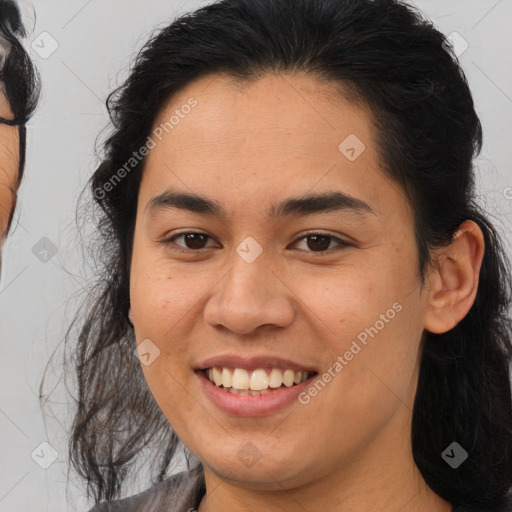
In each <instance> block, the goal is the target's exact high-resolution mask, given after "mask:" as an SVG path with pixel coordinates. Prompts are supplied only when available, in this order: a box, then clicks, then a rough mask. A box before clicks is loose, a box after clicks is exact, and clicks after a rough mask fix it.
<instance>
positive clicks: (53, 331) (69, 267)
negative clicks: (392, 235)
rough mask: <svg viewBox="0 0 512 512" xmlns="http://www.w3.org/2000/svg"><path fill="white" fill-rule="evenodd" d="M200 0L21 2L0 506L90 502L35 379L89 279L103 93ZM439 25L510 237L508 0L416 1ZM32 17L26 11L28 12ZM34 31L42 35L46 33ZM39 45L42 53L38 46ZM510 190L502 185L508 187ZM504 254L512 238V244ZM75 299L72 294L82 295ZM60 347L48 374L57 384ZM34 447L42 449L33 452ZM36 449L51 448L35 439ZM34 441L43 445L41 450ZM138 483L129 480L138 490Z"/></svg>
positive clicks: (2, 286) (24, 511)
mask: <svg viewBox="0 0 512 512" xmlns="http://www.w3.org/2000/svg"><path fill="white" fill-rule="evenodd" d="M206 3H207V2H204V1H201V0H197V1H186V0H182V1H142V0H139V1H123V2H121V1H113V0H108V1H107V0H90V1H85V0H80V1H75V0H73V1H70V0H65V1H64V0H62V1H55V0H41V1H39V0H37V1H33V2H32V3H31V4H28V3H23V4H22V8H23V12H24V14H25V19H26V20H27V22H28V25H29V28H30V29H31V32H32V36H31V42H34V44H38V45H39V47H43V48H45V49H46V50H45V51H48V48H50V46H49V44H50V42H51V41H50V40H49V39H48V36H41V34H42V33H43V32H48V33H49V34H50V35H51V37H52V38H53V39H54V40H55V41H57V43H58V48H57V50H56V51H55V52H54V53H53V54H52V55H50V56H49V57H47V58H42V57H41V56H40V55H38V53H36V52H35V51H33V50H31V54H32V56H33V59H34V61H35V63H36V64H37V66H38V68H39V70H40V72H41V76H42V81H43V93H42V98H41V103H40V106H39V108H38V110H37V112H36V114H35V116H34V118H33V120H32V121H31V122H30V125H29V136H28V155H27V167H26V176H25V180H24V182H23V185H22V188H21V190H20V195H19V204H18V208H17V212H16V216H15V219H16V220H15V224H16V229H15V231H14V233H13V234H12V236H11V237H10V238H9V240H8V241H7V243H6V246H5V254H4V256H5V260H4V268H3V275H2V278H1V281H0V343H1V354H2V357H1V358H0V375H1V388H0V433H1V436H0V450H1V451H0V457H1V461H2V462H1V475H0V512H36V511H37V512H42V511H52V512H64V511H71V510H78V511H83V510H87V508H88V506H89V505H88V504H87V502H86V501H85V499H84V497H83V488H81V487H80V482H79V481H78V479H77V478H76V476H75V475H74V473H72V478H71V481H70V485H69V488H68V489H66V474H67V470H68V461H67V445H66V431H65V426H66V425H67V424H68V423H69V419H70V418H71V415H70V412H69V410H68V408H67V407H66V397H65V395H58V394H57V395H56V396H52V398H51V399H52V401H53V402H61V403H60V404H59V403H52V405H51V410H52V411H53V417H52V415H51V414H50V415H49V416H48V415H47V416H43V415H42V414H41V410H40V407H39V400H38V395H39V383H40V381H41V377H42V375H43V371H44V369H45V367H46V363H47V362H48V360H49V358H50V356H51V355H52V353H53V352H54V351H55V350H56V349H57V350H60V349H61V348H62V340H63V334H64V331H65V328H66V327H67V326H68V325H69V321H70V319H71V318H72V316H73V311H74V308H75V304H76V300H74V301H71V302H70V297H72V295H73V294H74V293H76V292H80V290H82V288H83V286H84V285H85V280H84V277H83V272H82V270H81V257H82V255H81V253H80V252H79V250H78V244H77V235H76V226H75V222H74V218H75V207H76V202H77V198H78V194H79V193H80V191H81V190H82V188H83V186H84V184H85V181H86V180H87V179H88V177H89V176H90V174H91V172H92V171H93V170H94V168H95V163H96V162H95V159H94V155H93V149H94V144H95V139H96V137H97V136H98V134H99V133H100V132H101V130H102V129H103V128H104V127H105V126H106V124H107V116H106V109H105V107H104V100H105V99H106V96H107V94H108V92H110V91H111V90H112V89H113V88H114V87H115V86H117V85H119V84H120V83H121V82H122V80H123V79H124V78H125V77H126V73H127V69H128V65H129V63H130V62H131V59H132V57H133V56H134V55H135V53H136V51H137V50H138V49H139V48H140V47H141V45H142V44H143V43H144V42H145V41H146V39H147V38H148V36H149V35H150V33H151V32H152V30H153V29H154V28H155V27H161V26H163V25H165V24H167V23H168V22H170V21H171V20H172V19H173V18H174V17H175V16H176V15H178V14H181V13H183V12H185V11H189V10H193V9H195V8H197V7H199V6H201V5H204V4H206ZM415 3H416V5H417V6H418V7H420V8H421V9H422V10H423V12H424V13H425V14H426V15H427V16H428V17H429V18H431V19H432V20H433V21H434V22H435V24H436V25H437V26H438V27H439V28H440V29H441V30H442V31H443V32H444V33H445V34H450V33H452V32H454V31H455V32H458V33H459V34H460V35H461V36H462V37H463V38H464V39H465V40H466V41H467V42H468V44H469V47H468V49H467V50H466V51H465V52H464V53H463V54H462V55H461V56H460V60H461V63H462V66H463V68H464V70H465V72H466V74H467V77H468V80H469V83H470V86H471V88H472V91H473V94H474V99H475V103H476V107H477V111H478V113H479V115H480V119H481V121H482V125H483V128H484V148H483V152H482V154H481V157H480V158H479V159H478V167H479V169H480V171H481V172H480V173H479V178H478V180H479V187H480V192H481V194H482V195H483V196H484V199H483V200H484V202H485V204H486V206H487V208H488V210H489V211H490V212H492V214H493V215H494V216H495V218H496V219H497V222H498V223H499V226H500V227H501V229H502V231H503V232H504V235H505V237H506V239H507V243H509V241H510V239H511V238H512V237H511V236H510V234H511V232H512V171H511V166H510V163H511V161H512V158H511V156H512V144H511V140H512V139H511V135H512V99H511V98H512V66H511V59H510V49H511V48H512V31H511V30H510V22H511V21H512V1H511V0H499V1H497V0H488V1H487V0H449V1H447V0H422V1H419V0H418V1H416V2H415ZM34 10H35V13H36V17H35V19H34V14H33V11H34ZM41 37H46V38H47V39H45V40H44V42H42V40H41V39H40V38H41ZM43 48H41V50H42V49H43ZM509 187H510V188H509ZM43 237H47V238H48V239H49V240H50V241H51V242H52V243H53V244H54V245H55V246H56V248H57V249H58V252H57V254H56V255H55V256H54V257H53V258H52V259H51V260H50V261H48V262H46V263H45V262H43V261H40V260H39V259H38V258H37V257H36V256H35V255H34V254H33V252H32V248H33V246H34V245H35V244H37V243H38V242H39V241H40V240H41V239H42V238H43ZM508 247H509V254H510V253H511V252H512V251H511V246H510V245H509V246H508ZM78 298H79V297H78ZM60 361H61V353H60V352H58V354H57V359H56V361H55V363H54V364H53V365H52V366H50V367H49V369H48V372H49V383H50V384H51V383H52V382H53V383H54V384H57V383H58V378H59V372H60V371H61V368H60V367H59V364H58V363H59V362H60ZM42 442H49V443H50V445H51V446H52V447H53V448H54V449H55V450H56V451H57V453H58V457H57V459H56V461H55V462H54V463H53V464H52V465H51V466H50V467H49V468H48V469H43V468H41V467H40V466H39V465H37V464H36V463H35V462H34V460H33V459H32V458H31V453H32V452H33V451H34V450H35V449H36V448H37V447H38V446H39V445H40V443H42ZM37 450H39V451H37ZM37 450H36V453H39V454H41V453H43V452H44V453H45V454H46V455H45V457H46V456H47V454H48V452H47V451H46V452H45V450H47V448H44V447H43V448H37ZM41 450H42V451H41ZM143 487H144V485H143V482H142V484H138V485H134V486H133V487H132V489H131V492H129V494H131V493H132V492H136V491H137V490H139V489H142V488H143Z"/></svg>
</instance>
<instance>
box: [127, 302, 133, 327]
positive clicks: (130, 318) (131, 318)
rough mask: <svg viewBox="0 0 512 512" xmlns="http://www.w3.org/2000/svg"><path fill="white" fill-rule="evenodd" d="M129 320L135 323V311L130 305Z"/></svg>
mask: <svg viewBox="0 0 512 512" xmlns="http://www.w3.org/2000/svg"><path fill="white" fill-rule="evenodd" d="M128 320H129V321H130V323H131V324H132V325H133V321H134V316H133V311H132V307H131V306H130V308H129V309H128Z"/></svg>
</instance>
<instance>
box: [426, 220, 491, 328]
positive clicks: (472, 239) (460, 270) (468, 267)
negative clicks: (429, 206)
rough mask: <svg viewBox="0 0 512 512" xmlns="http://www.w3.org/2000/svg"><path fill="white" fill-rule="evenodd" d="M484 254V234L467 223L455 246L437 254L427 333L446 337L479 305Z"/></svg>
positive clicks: (431, 274) (451, 245) (452, 244)
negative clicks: (478, 292)
mask: <svg viewBox="0 0 512 512" xmlns="http://www.w3.org/2000/svg"><path fill="white" fill-rule="evenodd" d="M484 250H485V242H484V236H483V234H482V230H481V229H480V227H479V226H478V224H476V223H475V222H473V221H471V220H466V221H464V222H463V223H462V224H461V225H460V227H459V229H458V230H457V232H456V233H455V234H454V237H453V240H452V242H451V243H450V244H449V245H448V246H446V247H442V248H441V249H439V250H438V251H436V252H435V254H434V257H435V258H436V265H435V267H434V268H433V269H432V270H431V272H430V274H429V276H428V281H429V287H428V297H427V308H426V311H425V316H424V328H425V329H426V330H427V331H430V332H432V333H435V334H442V333H444V332H447V331H449V330H450V329H452V328H453V327H455V326H456V325H457V324H458V323H459V322H460V321H461V320H462V319H463V318H464V317H465V316H466V315H467V313H468V311H469V310H470V309H471V306H472V305H473V303H474V301H475V297H476V292H477V289H478V281H479V275H480V267H481V266H482V260H483V257H484Z"/></svg>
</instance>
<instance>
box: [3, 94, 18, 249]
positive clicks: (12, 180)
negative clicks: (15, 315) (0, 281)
mask: <svg viewBox="0 0 512 512" xmlns="http://www.w3.org/2000/svg"><path fill="white" fill-rule="evenodd" d="M0 117H3V118H5V119H10V118H12V112H11V108H10V106H9V103H8V102H7V100H6V98H5V96H4V95H3V94H2V93H1V91H0ZM19 147H20V146H19V127H18V126H9V125H5V124H1V123H0V248H1V246H2V245H3V242H4V240H5V236H6V234H7V228H8V225H9V220H10V218H11V215H12V211H13V209H14V206H15V202H16V186H17V180H18V172H19V161H20V155H19ZM0 258H1V254H0Z"/></svg>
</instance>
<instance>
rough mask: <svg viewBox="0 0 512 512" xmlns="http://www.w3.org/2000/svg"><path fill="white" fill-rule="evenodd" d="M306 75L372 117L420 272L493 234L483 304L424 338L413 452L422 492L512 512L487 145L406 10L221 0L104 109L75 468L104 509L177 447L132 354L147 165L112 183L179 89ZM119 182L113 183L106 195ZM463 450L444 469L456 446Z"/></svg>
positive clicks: (330, 1) (388, 0)
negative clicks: (146, 459) (478, 173)
mask: <svg viewBox="0 0 512 512" xmlns="http://www.w3.org/2000/svg"><path fill="white" fill-rule="evenodd" d="M269 71H278V72H291V71H303V72H307V73H309V74H311V75H312V76H314V77H317V78H318V79H321V80H325V81H328V82H330V83H334V84H338V85H339V86H340V94H348V95H349V97H350V99H352V100H353V101H358V102H361V103H363V104H364V105H366V106H367V107H368V110H369V112H370V113H371V115H372V117H373V120H374V123H375V126H376V127H377V132H378V146H379V148H380V157H381V160H382V167H383V169H384V170H385V172H387V173H388V175H389V176H390V177H391V178H392V179H394V180H396V181H397V182H398V183H400V184H401V186H402V187H403V189H404V190H405V192H406V194H407V197H408V199H409V201H410V204H411V205H412V208H413V210H414V222H415V229H416V242H417V247H418V255H419V272H420V275H421V276H422V278H423V277H424V275H425V270H426V268H427V266H428V265H430V264H431V263H432V260H431V250H432V249H433V248H435V247H440V246H443V245H446V244H448V243H449V242H450V241H451V240H452V237H453V235H454V233H455V231H456V230H457V228H458V227H459V226H460V224H461V223H462V222H463V221H465V220H466V219H470V220H473V221H475V222H476V223H477V224H478V225H479V226H480V228H481V229H482V231H483V234H484V239H485V256H484V259H483V264H482V268H481V272H480V283H479V287H478V293H477V296H476V300H475V302H474V304H473V306H472V308H471V310H470V311H469V313H468V314H467V315H466V317H465V318H464V319H463V320H461V321H460V322H459V323H458V324H457V326H456V327H454V328H453V329H451V330H450V331H448V332H446V333H444V334H438V335H435V334H432V333H429V332H425V333H424V343H423V346H422V348H423V354H422V361H421V369H420V375H419V383H418V390H417V396H416V400H415V404H414V411H413V425H412V448H413V455H414V459H415V462H416V464H417V465H418V468H419V469H420V471H421V473H422V475H423V477H424V478H425V481H426V482H427V484H428V485H429V486H430V487H431V488H432V489H433V490H434V491H435V492H436V493H437V494H438V495H440V496H441V497H443V498H444V499H445V500H447V501H449V502H451V503H453V504H456V505H459V504H463V505H465V506H466V507H467V509H468V510H479V511H482V510H487V511H500V512H501V511H510V510H511V508H510V499H509V498H510V488H511V486H512V406H511V386H510V378H509V363H510V361H511V359H512V325H511V319H510V317H509V306H510V304H511V290H512V287H511V272H510V268H509V266H508V262H507V258H506V255H505V253H504V250H503V247H502V244H501V242H500V237H499V235H498V233H497V231H496V229H495V228H494V227H493V225H492V224H491V223H490V222H489V220H488V218H487V216H486V215H485V214H484V213H483V211H482V210H481V209H480V208H479V206H478V205H477V202H476V196H475V191H474V169H473V158H474V157H475V156H476V155H477V154H478V153H479V151H480V149H481V144H482V129H481V125H480V121H479V119H478V117H477V115H476V113H475V109H474V105H473V100H472V96H471V93H470V90H469V87H468V83H467V80H466V77H465V75H464V73H463V71H462V70H461V68H460V66H459V64H458V61H457V58H456V56H455V53H454V51H453V49H451V47H450V45H449V43H448V41H447V39H446V38H445V37H444V36H443V35H442V34H441V33H440V32H439V31H438V30H436V29H435V28H434V26H433V25H432V23H430V22H429V21H428V20H426V19H424V18H423V17H422V15H421V14H420V13H419V12H417V11H416V10H415V9H414V8H413V7H411V6H408V5H406V4H405V3H402V2H399V1H396V0H373V1H371V0H293V2H292V1H290V0H221V1H219V2H217V3H214V4H211V5H208V6H205V7H203V8H201V9H199V10H197V11H195V12H193V13H191V14H187V15H184V16H182V17H180V18H179V19H177V20H176V21H174V22H173V23H172V24H171V25H169V26H168V27H166V28H164V29H163V30H161V31H160V32H158V33H157V34H156V35H155V36H154V37H153V38H152V39H151V40H150V41H149V42H148V43H147V44H146V45H145V47H144V48H143V49H142V51H141V52H140V53H139V54H138V56H137V58H136V61H135V63H134V65H133V67H132V69H131V73H130V76H129V78H128V79H127V80H126V82H125V83H124V84H123V85H122V86H121V87H120V88H119V89H117V90H116V91H114V92H113V93H112V94H111V95H110V96H109V98H108V100H107V106H108V109H109V112H110V117H111V122H112V130H111V132H110V133H109V135H108V137H107V138H106V141H105V143H104V145H103V148H102V154H101V163H100V165H99V166H98V168H97V169H96V171H95V172H94V175H93V176H92V178H91V180H90V191H91V192H92V194H93V197H94V202H95V208H96V214H97V217H96V221H97V226H98V233H99V234H100V236H101V243H100V245H99V246H98V249H99V252H98V255H99V258H100V259H99V260H97V261H101V262H102V265H101V266H100V267H99V268H98V269H97V272H98V274H97V277H98V280H97V282H96V284H95V286H94V287H93V290H92V291H91V295H90V298H89V301H88V302H87V306H86V308H85V311H84V312H83V313H82V314H81V315H80V316H79V317H78V318H77V322H78V323H77V324H76V325H78V326H79V335H78V346H77V349H76V352H75V354H76V356H75V357H76V361H75V362H76V372H77V373H76V375H77V384H78V396H77V397H76V401H77V410H76V416H75V418H74V423H73V427H72V435H71V440H70V457H71V461H72V463H73V465H74V467H75V468H76V470H77V471H78V472H79V473H80V475H82V476H83V477H84V478H85V479H86V481H87V492H88V493H89V495H93V496H94V498H95V500H96V502H99V501H101V500H105V499H106V500H112V499H113V498H115V497H118V496H119V495H120V492H121V488H122V484H123V481H124V480H125V478H126V476H127V475H128V474H129V470H130V468H131V467H133V464H134V463H135V461H136V459H137V456H138V454H139V452H140V450H141V449H142V448H144V447H146V448H147V447H149V446H150V447H151V448H152V449H154V450H155V453H156V454H158V455H159V458H158V459H155V461H156V468H154V471H153V473H152V480H153V483H156V482H158V481H161V480H162V479H164V477H165V475H166V471H167V470H168V468H169V465H170V463H171V461H172V460H174V456H175V452H176V449H177V446H178V440H177V437H176V435H175V434H174V432H173V431H172V429H171V427H170V426H169V425H168V422H167V421H166V419H165V417H164V416H163V414H162V412H161V411H160V409H159V407H158V405H157V404H156V402H155V401H154V399H153V398H152V395H151V393H150V391H149V389H148V387H147V384H146V382H145V380H144V377H143V375H142V371H141V369H140V364H139V361H138V360H137V358H136V357H135V355H134V348H135V339H134V331H133V328H132V326H131V325H130V323H129V321H128V308H129V268H130V258H131V249H132V239H133V231H134V224H135V215H136V203H137V196H138V190H139V185H140V181H141V176H142V172H143V168H144V159H142V160H141V161H140V163H137V165H135V166H133V168H132V169H131V171H130V172H129V173H127V174H126V176H125V177H123V179H122V180H117V181H116V183H115V184H113V181H112V177H113V175H114V174H116V172H117V171H118V170H119V169H121V168H122V167H123V165H125V163H126V162H127V161H129V159H130V158H131V157H132V153H133V151H135V150H137V149H138V148H140V147H142V146H143V145H144V144H145V143H146V140H147V137H148V136H149V135H150V133H151V129H152V126H153V123H154V121H155V118H156V116H157V114H158V113H159V111H160V109H161V108H162V106H163V105H164V102H166V101H167V100H168V99H169V98H170V97H171V96H172V95H173V94H175V93H176V92H178V91H180V90H181V89H183V88H184V87H186V86H187V85H188V84H190V83H191V82H192V81H194V80H195V79H198V78H200V77H203V76H205V75H207V74H210V73H227V74H229V75H230V76H233V77H235V78H238V79H240V80H257V79H258V77H260V76H262V75H263V74H264V73H266V72H269ZM109 183H110V186H109V185H108V184H109ZM453 441H456V442H457V443H458V444H460V445H461V446H462V447H463V448H464V449H465V450H466V451H467V452H468V454H469V457H468V459H467V460H466V461H465V462H464V463H463V464H462V465H460V466H459V467H458V468H457V469H452V467H450V466H449V465H448V464H447V463H446V462H445V461H444V460H443V458H442V452H443V451H444V450H445V449H446V448H447V447H448V446H449V445H450V444H451V443H452V442H453Z"/></svg>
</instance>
